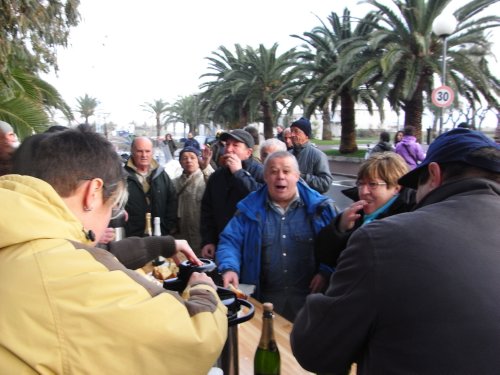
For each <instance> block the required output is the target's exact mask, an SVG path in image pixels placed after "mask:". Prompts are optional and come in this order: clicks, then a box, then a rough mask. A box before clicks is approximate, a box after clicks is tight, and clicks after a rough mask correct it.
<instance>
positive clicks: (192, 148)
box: [179, 146, 200, 160]
mask: <svg viewBox="0 0 500 375" xmlns="http://www.w3.org/2000/svg"><path fill="white" fill-rule="evenodd" d="M185 152H192V153H193V154H196V156H198V157H200V150H198V149H197V148H196V147H192V146H187V147H184V148H183V149H182V150H181V152H179V160H180V159H181V158H182V154H183V153H185Z"/></svg>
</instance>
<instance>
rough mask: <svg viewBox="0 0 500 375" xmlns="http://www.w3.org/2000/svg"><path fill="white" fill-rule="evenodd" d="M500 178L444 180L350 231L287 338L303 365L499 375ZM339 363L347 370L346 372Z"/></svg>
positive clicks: (384, 374)
mask: <svg viewBox="0 0 500 375" xmlns="http://www.w3.org/2000/svg"><path fill="white" fill-rule="evenodd" d="M499 217H500V184H498V183H495V182H493V181H491V180H485V179H482V178H467V179H462V180H456V181H453V182H452V181H450V182H446V183H445V184H443V185H441V186H439V187H438V188H436V189H435V190H433V191H431V192H430V193H429V194H428V195H427V196H425V197H424V198H423V199H422V200H421V201H420V202H419V204H418V207H417V208H415V209H414V210H413V211H412V212H407V213H401V214H399V215H394V216H391V217H388V218H385V219H383V220H374V221H373V222H371V223H370V224H367V225H364V226H362V227H361V228H359V229H358V230H356V232H355V233H354V234H353V235H352V237H351V239H350V240H349V246H348V247H347V248H346V249H345V250H344V251H343V252H342V255H341V256H340V258H339V263H338V268H337V270H336V272H335V273H334V274H333V276H332V278H331V279H330V286H329V288H328V290H327V291H326V292H325V294H324V295H323V294H321V293H316V294H311V295H309V296H308V298H307V301H306V303H305V306H304V308H303V309H302V310H301V312H300V313H299V315H298V316H297V318H296V319H295V321H294V324H293V331H292V333H291V335H290V342H291V347H292V350H293V354H294V356H295V358H296V359H297V361H298V362H299V363H300V364H301V366H303V367H304V368H305V369H307V370H308V371H312V372H315V373H335V374H341V373H343V372H344V371H345V373H348V369H349V368H350V366H351V363H353V362H357V364H358V366H357V373H358V374H359V375H364V374H371V375H378V374H380V375H388V374H418V375H443V374H450V375H451V374H453V375H469V374H497V373H498V369H499V368H500V356H499V355H498V353H500V298H498V296H499V295H500V272H499V269H500V251H499V243H500V236H499V234H498V218H499ZM346 370H347V371H346Z"/></svg>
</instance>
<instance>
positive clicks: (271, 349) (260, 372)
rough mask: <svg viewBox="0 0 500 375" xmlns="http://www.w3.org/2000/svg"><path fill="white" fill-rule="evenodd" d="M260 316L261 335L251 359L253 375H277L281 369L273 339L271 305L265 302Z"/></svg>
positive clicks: (278, 354)
mask: <svg viewBox="0 0 500 375" xmlns="http://www.w3.org/2000/svg"><path fill="white" fill-rule="evenodd" d="M262 306H263V308H264V313H263V314H262V334H261V336H260V342H259V346H258V347H257V351H256V352H255V357H254V359H253V373H254V374H255V375H279V374H280V367H281V359H280V352H279V350H278V345H276V340H275V338H274V328H273V319H274V314H273V308H274V306H273V304H272V303H270V302H265V303H264V304H263V305H262Z"/></svg>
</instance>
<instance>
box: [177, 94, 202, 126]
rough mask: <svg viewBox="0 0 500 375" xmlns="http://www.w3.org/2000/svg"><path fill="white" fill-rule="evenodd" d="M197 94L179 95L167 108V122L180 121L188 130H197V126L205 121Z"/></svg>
mask: <svg viewBox="0 0 500 375" xmlns="http://www.w3.org/2000/svg"><path fill="white" fill-rule="evenodd" d="M200 100H201V99H200V97H199V95H189V96H184V97H180V98H179V99H177V100H176V101H175V103H174V104H173V105H172V106H170V107H169V108H168V111H169V115H168V118H167V121H168V122H182V123H183V124H184V128H185V127H186V125H187V126H188V132H197V131H198V126H199V125H200V124H202V123H205V122H206V118H205V116H204V114H203V112H202V110H201V109H202V107H203V106H202V104H201V102H200Z"/></svg>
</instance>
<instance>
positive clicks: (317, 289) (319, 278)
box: [309, 273, 328, 293]
mask: <svg viewBox="0 0 500 375" xmlns="http://www.w3.org/2000/svg"><path fill="white" fill-rule="evenodd" d="M327 281H328V280H326V278H325V277H324V276H323V275H321V274H319V273H317V274H316V275H314V277H313V278H312V280H311V283H310V284H309V290H310V291H311V293H321V292H324V291H325V289H326V287H327V285H328V284H327Z"/></svg>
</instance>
